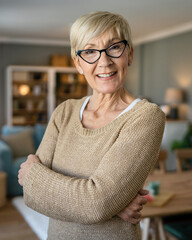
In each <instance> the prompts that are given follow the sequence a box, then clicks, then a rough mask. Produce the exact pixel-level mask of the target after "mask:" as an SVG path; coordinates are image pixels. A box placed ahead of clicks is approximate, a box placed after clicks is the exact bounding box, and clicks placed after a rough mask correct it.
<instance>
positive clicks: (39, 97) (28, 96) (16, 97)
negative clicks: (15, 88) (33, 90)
mask: <svg viewBox="0 0 192 240" xmlns="http://www.w3.org/2000/svg"><path fill="white" fill-rule="evenodd" d="M46 97H47V95H46V94H41V95H26V96H21V95H14V96H13V99H20V100H21V99H23V100H26V99H45V98H46Z"/></svg>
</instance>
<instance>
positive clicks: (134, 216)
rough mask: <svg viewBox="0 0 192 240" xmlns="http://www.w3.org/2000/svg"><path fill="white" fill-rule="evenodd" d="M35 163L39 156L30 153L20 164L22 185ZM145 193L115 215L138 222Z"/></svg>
mask: <svg viewBox="0 0 192 240" xmlns="http://www.w3.org/2000/svg"><path fill="white" fill-rule="evenodd" d="M35 163H40V160H39V158H38V157H37V156H36V155H33V154H30V155H29V156H28V158H27V160H26V162H24V163H22V164H21V166H20V170H19V174H18V181H19V184H20V185H21V186H23V183H24V181H25V177H26V175H27V173H28V171H29V170H30V168H31V167H32V166H33V164H35ZM147 194H148V191H147V190H145V189H141V190H140V191H139V192H138V194H137V195H136V196H135V198H134V199H133V200H132V201H131V203H129V204H128V205H127V206H126V207H125V208H124V209H123V210H122V211H120V212H119V213H118V214H117V216H119V217H120V218H121V219H123V220H124V221H127V222H130V223H132V224H138V223H139V222H140V220H141V217H142V214H141V210H142V209H143V205H145V204H146V203H147V200H146V198H145V197H144V196H145V195H147Z"/></svg>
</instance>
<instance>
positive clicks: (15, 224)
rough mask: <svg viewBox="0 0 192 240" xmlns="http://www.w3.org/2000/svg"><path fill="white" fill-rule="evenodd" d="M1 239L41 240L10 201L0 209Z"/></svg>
mask: <svg viewBox="0 0 192 240" xmlns="http://www.w3.org/2000/svg"><path fill="white" fill-rule="evenodd" d="M0 239H1V240H39V239H38V238H37V236H36V235H35V233H33V231H32V230H31V228H30V227H29V226H28V225H27V223H26V222H25V220H24V219H23V217H22V216H21V215H20V214H19V212H18V211H17V210H16V208H15V207H14V206H13V205H12V204H11V199H8V201H7V203H6V205H5V206H3V207H1V208H0Z"/></svg>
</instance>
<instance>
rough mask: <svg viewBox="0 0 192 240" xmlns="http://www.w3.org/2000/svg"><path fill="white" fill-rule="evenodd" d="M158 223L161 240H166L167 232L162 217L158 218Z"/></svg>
mask: <svg viewBox="0 0 192 240" xmlns="http://www.w3.org/2000/svg"><path fill="white" fill-rule="evenodd" d="M156 221H157V226H158V233H159V237H160V239H161V240H166V236H165V231H164V228H163V222H162V219H161V217H156Z"/></svg>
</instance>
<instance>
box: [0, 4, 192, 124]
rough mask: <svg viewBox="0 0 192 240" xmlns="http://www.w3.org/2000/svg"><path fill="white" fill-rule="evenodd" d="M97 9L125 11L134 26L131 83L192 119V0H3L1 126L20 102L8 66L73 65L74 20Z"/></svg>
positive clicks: (0, 14) (0, 17)
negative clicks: (10, 82)
mask: <svg viewBox="0 0 192 240" xmlns="http://www.w3.org/2000/svg"><path fill="white" fill-rule="evenodd" d="M96 10H108V11H112V12H116V13H120V14H122V15H123V16H124V17H125V18H126V19H127V20H128V22H129V24H130V26H131V29H132V37H133V43H134V61H133V64H132V66H131V67H130V71H129V75H128V79H127V82H126V87H127V89H128V90H129V91H130V92H132V93H133V94H134V95H135V96H140V97H145V98H147V99H149V100H150V101H153V102H155V103H157V104H159V105H161V106H162V108H163V110H164V111H165V112H167V114H170V105H172V104H177V107H178V106H179V113H178V112H177V113H176V118H181V119H190V120H191V119H192V110H191V106H192V96H191V95H192V67H191V65H192V46H191V42H192V15H191V11H192V1H191V0H183V1H180V0H168V1H167V0H161V1H159V0H143V1H139V0H134V1H127V0H119V1H118V2H115V1H110V0H106V1H102V0H97V1H91V0H81V1H78V0H63V1H62V0H33V1H28V0H17V1H14V0H0V127H1V126H2V125H4V124H6V123H8V122H9V121H10V119H9V120H8V119H7V118H10V117H11V116H7V115H10V114H12V113H10V112H9V113H7V111H10V107H9V106H8V105H10V104H14V103H13V102H12V99H11V98H12V96H11V94H12V93H13V92H10V91H9V89H7V88H9V87H10V86H7V75H6V70H7V67H8V66H10V65H19V66H23V65H25V66H26V65H27V66H51V65H52V66H66V65H67V66H68V65H69V66H71V63H70V64H68V63H66V62H65V59H64V63H62V60H63V59H61V56H64V57H65V58H66V57H67V58H68V59H69V58H70V43H69V31H70V26H71V24H72V23H73V22H74V21H75V20H76V18H78V17H79V16H80V15H83V14H85V13H88V12H91V11H96ZM53 57H55V58H54V59H53ZM59 57H60V59H59ZM58 61H60V62H58ZM68 62H69V60H68ZM62 64H63V65H62ZM12 70H13V69H12ZM11 78H12V77H11ZM63 81H64V80H63ZM170 88H171V89H172V94H171V97H170V96H168V97H167V94H168V93H167V91H169V90H170ZM174 90H175V91H176V92H177V93H176V92H175V93H174ZM37 91H38V90H37ZM8 94H10V96H8ZM53 94H54V93H53ZM84 94H85V93H84ZM178 94H179V95H178ZM9 99H10V102H9ZM8 102H9V103H8ZM52 105H53V107H52V108H54V104H52ZM164 105H165V106H164ZM167 105H168V106H167ZM50 111H51V109H50ZM178 114H179V116H178ZM173 118H175V116H174V115H173Z"/></svg>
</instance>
